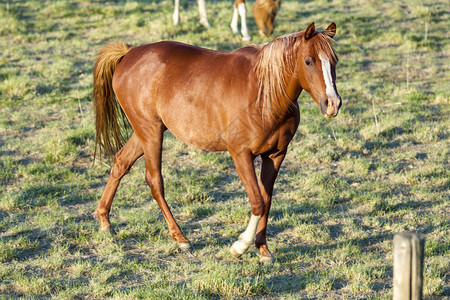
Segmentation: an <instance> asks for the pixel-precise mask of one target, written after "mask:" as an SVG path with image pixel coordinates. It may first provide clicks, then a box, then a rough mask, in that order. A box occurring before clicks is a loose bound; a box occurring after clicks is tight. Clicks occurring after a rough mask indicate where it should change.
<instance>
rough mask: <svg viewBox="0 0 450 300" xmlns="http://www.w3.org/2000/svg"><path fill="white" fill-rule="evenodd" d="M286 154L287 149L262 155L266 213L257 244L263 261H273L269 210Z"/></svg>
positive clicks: (257, 236)
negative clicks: (268, 230)
mask: <svg viewBox="0 0 450 300" xmlns="http://www.w3.org/2000/svg"><path fill="white" fill-rule="evenodd" d="M285 155H286V151H283V152H281V153H277V154H272V155H262V156H261V158H262V166H261V186H260V190H261V195H262V197H263V199H264V214H263V215H262V218H261V220H260V221H259V224H258V229H257V230H256V239H255V246H256V248H258V249H259V252H260V261H261V262H273V255H272V253H270V251H269V248H268V247H267V240H266V232H267V219H268V218H269V211H270V206H271V202H272V194H273V185H274V183H275V179H276V178H277V175H278V171H279V169H280V166H281V163H282V162H283V159H284V157H285Z"/></svg>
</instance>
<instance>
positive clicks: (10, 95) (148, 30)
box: [0, 0, 450, 299]
mask: <svg viewBox="0 0 450 300" xmlns="http://www.w3.org/2000/svg"><path fill="white" fill-rule="evenodd" d="M252 3H253V2H252V1H248V4H247V8H248V10H249V12H251V5H252ZM172 7H173V6H172V1H169V0H163V1H156V0H149V1H110V2H105V1H83V0H81V1H65V0H59V1H35V0H29V1H15V0H12V1H10V0H6V1H2V2H1V3H0V52H1V55H0V180H1V186H0V299H10V298H21V297H23V298H27V299H34V298H35V299H41V298H55V299H74V298H90V299H104V298H115V299H136V298H144V299H167V298H173V299H202V298H203V299H208V298H230V299H231V298H283V299H297V298H305V299H310V298H312V299H327V298H329V299H335V298H342V299H348V298H350V299H366V298H374V299H390V298H391V297H392V272H393V270H392V264H393V262H392V249H393V236H394V234H395V233H397V232H402V231H417V232H421V233H423V234H424V235H425V237H426V244H425V247H426V249H425V268H424V296H425V297H426V298H440V297H443V298H445V297H449V296H450V283H449V281H450V267H449V266H450V197H449V196H450V168H449V156H450V155H449V149H450V143H449V141H450V139H449V130H450V121H449V115H450V105H449V104H450V100H449V99H450V42H449V38H450V36H449V28H450V18H449V15H450V11H449V6H448V1H445V0H435V1H431V0H427V1H417V0H411V1H388V0H368V1H367V0H366V1H361V0H350V1H344V0H331V1H324V0H318V1H297V0H293V1H289V0H283V4H282V8H281V10H280V12H279V15H278V17H277V25H276V32H275V35H276V36H278V35H282V34H286V33H290V32H294V31H299V30H303V29H305V28H306V26H307V25H308V24H309V23H310V22H315V23H316V26H321V27H322V28H325V27H326V26H327V25H328V24H329V23H330V22H332V21H334V22H336V23H337V26H338V31H337V35H336V40H337V43H336V51H337V53H338V55H339V58H340V62H339V64H338V69H337V76H338V79H337V84H338V89H339V91H340V94H341V96H342V99H343V107H342V108H341V112H340V114H339V116H338V117H337V118H335V119H331V120H328V119H325V118H323V117H322V116H321V114H320V110H319V107H318V106H317V105H316V104H315V103H314V101H313V100H312V99H311V98H310V97H309V95H308V94H306V93H305V94H302V95H301V96H300V98H299V103H300V111H301V123H300V126H299V129H298V132H297V134H296V136H295V137H294V140H293V142H292V143H291V145H290V148H289V152H288V155H287V158H286V160H285V162H284V164H283V167H282V169H281V172H280V175H279V177H278V180H277V183H276V185H275V195H274V202H273V205H272V211H271V217H270V219H269V233H268V238H269V243H270V244H269V246H270V247H271V250H272V252H273V254H274V255H275V257H276V261H275V263H274V264H273V265H261V264H259V263H258V257H257V255H256V250H255V249H254V248H253V249H251V250H250V251H249V252H248V253H247V254H245V255H244V257H243V259H242V260H241V261H238V260H236V259H234V258H233V257H232V256H231V255H230V254H229V252H228V249H229V246H231V243H232V242H233V241H234V240H235V239H236V238H237V236H238V235H239V233H240V232H241V231H242V230H244V229H245V226H246V224H247V222H248V219H249V216H250V205H249V203H248V200H247V197H246V195H245V192H244V190H243V187H242V185H241V183H240V181H239V179H238V178H237V175H236V172H235V170H234V167H233V163H232V160H231V158H230V156H229V155H228V154H226V153H207V152H202V151H199V150H196V149H194V148H191V147H189V146H186V145H184V144H182V143H181V142H179V141H178V140H176V139H175V138H174V137H173V136H171V135H170V133H167V134H166V139H165V144H164V149H165V151H164V154H163V176H164V178H165V183H166V196H167V199H168V202H169V205H170V206H171V207H172V211H173V213H174V214H175V216H176V219H177V220H179V224H180V226H181V227H182V229H183V231H184V233H185V234H186V236H187V237H188V238H190V240H191V241H192V242H193V245H194V248H195V252H194V253H193V255H192V256H185V255H183V254H181V253H178V252H177V247H176V244H175V243H174V242H173V241H172V240H171V239H170V236H169V234H168V230H167V228H166V224H165V221H164V219H163V217H162V215H161V213H160V210H159V208H158V206H157V204H156V202H155V201H153V200H152V197H151V193H150V190H149V188H148V186H147V185H146V183H145V181H144V164H143V160H142V159H141V160H139V161H138V162H137V163H136V165H135V166H134V168H133V169H132V170H131V172H130V173H129V174H128V175H127V176H126V177H125V178H124V179H123V181H122V184H121V186H120V187H119V190H118V193H117V195H116V198H115V201H114V203H113V207H112V216H111V221H112V224H113V226H114V227H115V230H116V232H117V235H116V236H114V237H111V236H105V235H102V234H100V233H98V221H97V220H95V219H94V218H93V217H92V213H93V212H94V210H95V208H96V205H97V202H98V200H99V199H100V196H101V193H102V191H103V188H104V185H105V183H106V180H107V177H108V174H109V171H110V166H109V162H108V160H106V159H104V160H103V161H101V162H100V161H97V162H96V163H95V164H93V159H92V158H93V151H94V124H93V110H92V97H91V93H92V75H91V74H92V69H93V64H94V60H95V54H96V52H97V51H98V50H99V49H100V48H101V47H102V46H103V45H104V44H106V43H107V42H108V41H110V40H124V41H126V42H128V43H131V44H135V45H138V44H143V43H150V42H155V41H159V40H162V39H170V40H177V41H181V42H186V43H190V44H194V45H198V46H202V47H207V48H212V49H217V50H223V51H232V50H235V49H237V48H239V47H242V46H244V45H245V43H244V42H242V41H241V39H240V36H236V35H233V34H232V33H231V30H230V28H229V22H230V20H231V16H232V10H231V1H228V0H227V1H219V0H211V1H207V10H208V14H209V18H210V23H211V25H212V28H211V29H210V30H205V29H203V28H202V27H201V25H199V24H198V19H197V16H198V12H197V7H196V4H195V3H193V2H192V1H184V2H182V14H181V25H180V26H179V27H175V26H173V25H172V24H171V11H172ZM250 16H251V13H249V17H250ZM248 21H249V28H250V34H251V35H252V36H253V40H252V42H253V43H263V42H267V41H269V40H268V39H263V38H260V37H259V36H257V28H256V25H255V22H254V20H253V19H251V18H248Z"/></svg>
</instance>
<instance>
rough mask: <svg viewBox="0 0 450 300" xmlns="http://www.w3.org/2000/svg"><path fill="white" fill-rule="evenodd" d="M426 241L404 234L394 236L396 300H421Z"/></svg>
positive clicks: (408, 233) (416, 236) (418, 236)
mask: <svg viewBox="0 0 450 300" xmlns="http://www.w3.org/2000/svg"><path fill="white" fill-rule="evenodd" d="M424 245H425V239H424V238H423V236H422V235H418V234H414V233H410V232H403V233H399V234H396V235H395V236H394V297H393V299H394V300H421V299H422V285H423V256H424Z"/></svg>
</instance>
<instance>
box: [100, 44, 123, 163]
mask: <svg viewBox="0 0 450 300" xmlns="http://www.w3.org/2000/svg"><path fill="white" fill-rule="evenodd" d="M130 49H131V46H129V45H127V44H125V43H123V42H112V43H109V44H108V45H106V46H105V47H104V48H103V49H101V50H100V51H99V52H98V58H97V61H96V62H95V67H94V95H93V96H94V109H95V133H96V136H95V152H94V159H95V157H96V155H97V149H98V148H100V152H101V150H102V149H103V150H104V151H105V152H106V153H107V154H108V155H114V154H115V153H116V152H117V151H118V150H119V149H120V148H122V146H123V145H124V143H125V142H126V136H125V133H124V130H125V129H127V128H129V123H128V121H127V119H126V116H125V113H124V112H123V111H122V108H121V107H120V105H119V103H118V102H117V101H116V99H115V97H114V91H113V87H112V79H113V74H114V70H115V69H116V67H117V65H118V64H119V63H120V61H121V59H122V58H123V57H124V56H125V54H127V53H128V51H130Z"/></svg>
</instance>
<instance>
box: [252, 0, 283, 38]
mask: <svg viewBox="0 0 450 300" xmlns="http://www.w3.org/2000/svg"><path fill="white" fill-rule="evenodd" d="M280 6H281V0H256V1H255V4H253V8H252V10H253V17H254V18H255V21H256V25H258V28H259V34H260V35H261V36H265V37H268V36H270V35H271V34H272V33H273V28H274V26H275V17H276V15H277V12H278V9H279V8H280Z"/></svg>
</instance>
